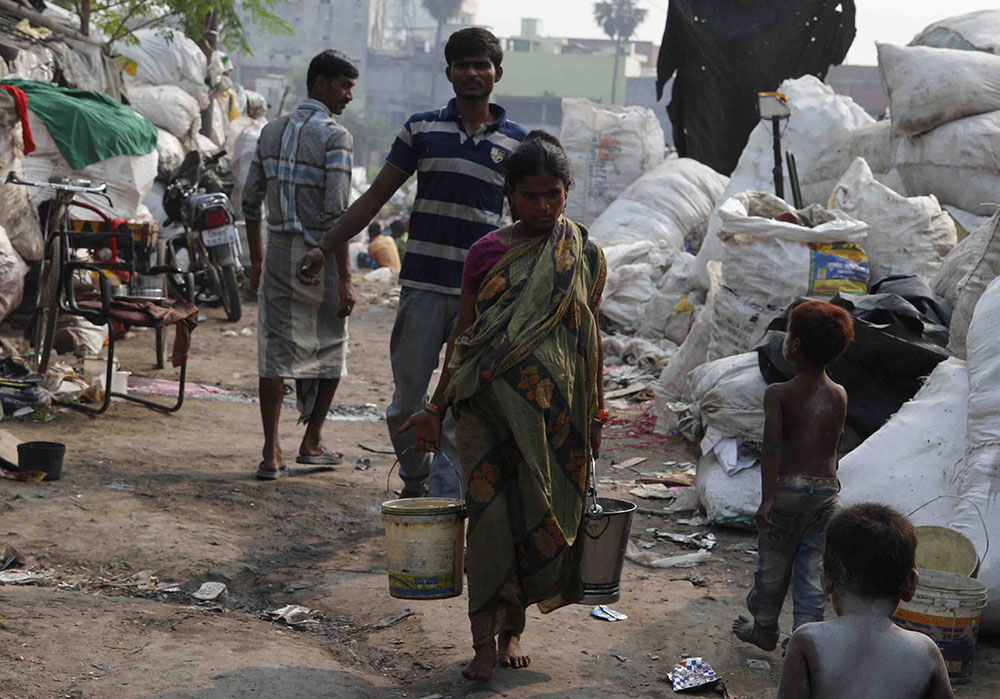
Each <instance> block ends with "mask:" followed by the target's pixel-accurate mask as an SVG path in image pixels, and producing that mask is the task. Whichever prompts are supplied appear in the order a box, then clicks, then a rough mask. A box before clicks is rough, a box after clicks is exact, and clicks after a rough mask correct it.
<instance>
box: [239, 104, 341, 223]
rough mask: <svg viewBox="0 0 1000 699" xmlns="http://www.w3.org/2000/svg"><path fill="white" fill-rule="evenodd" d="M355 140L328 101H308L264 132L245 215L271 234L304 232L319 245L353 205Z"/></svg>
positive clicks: (249, 182)
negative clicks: (264, 207) (263, 209)
mask: <svg viewBox="0 0 1000 699" xmlns="http://www.w3.org/2000/svg"><path fill="white" fill-rule="evenodd" d="M353 148H354V140H353V139H352V138H351V134H350V133H348V131H347V129H345V128H344V127H343V126H341V125H340V124H338V123H337V122H336V120H334V118H333V116H332V115H331V113H330V110H329V109H327V107H326V105H324V104H323V103H322V102H319V101H317V100H313V99H307V100H306V101H305V102H303V103H302V104H300V105H299V108H298V109H296V110H295V111H294V112H292V113H291V114H289V115H288V116H284V117H281V118H280V119H275V120H274V121H272V122H270V123H268V124H267V125H266V126H265V127H264V128H263V130H262V131H261V133H260V139H259V140H258V141H257V151H256V153H254V158H253V162H252V163H251V165H250V172H249V173H248V174H247V179H246V183H245V184H244V191H243V215H244V216H245V217H246V218H247V219H248V220H260V218H261V213H262V212H261V204H262V203H263V202H264V199H265V196H266V198H267V230H268V233H279V234H280V233H287V234H302V235H305V237H306V239H307V240H308V241H309V242H311V243H318V242H319V241H320V240H321V239H322V238H323V235H324V234H325V233H326V232H327V231H328V230H330V229H331V228H332V227H333V224H334V222H335V221H336V220H337V219H338V218H339V217H340V215H341V214H342V213H344V211H345V210H346V209H347V203H348V200H349V198H350V194H351V161H352V152H353Z"/></svg>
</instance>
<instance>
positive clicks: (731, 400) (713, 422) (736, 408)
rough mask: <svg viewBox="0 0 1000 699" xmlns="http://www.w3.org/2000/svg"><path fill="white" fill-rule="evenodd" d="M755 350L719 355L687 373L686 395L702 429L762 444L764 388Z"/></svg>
mask: <svg viewBox="0 0 1000 699" xmlns="http://www.w3.org/2000/svg"><path fill="white" fill-rule="evenodd" d="M765 390H767V382H766V381H764V377H763V376H762V375H761V373H760V363H759V360H758V358H757V353H756V352H745V353H743V354H737V355H735V356H733V357H725V358H723V359H717V360H715V361H714V362H706V363H705V364H702V365H701V366H699V367H695V368H694V369H693V370H692V371H691V373H689V374H688V376H687V382H686V387H685V395H684V399H685V401H686V402H687V403H688V404H689V408H688V411H689V412H690V414H691V417H692V418H693V419H694V420H695V421H697V422H698V423H700V425H701V427H702V428H703V429H707V428H709V427H714V428H715V429H717V430H718V431H719V432H721V433H722V434H723V435H724V436H726V437H738V438H739V439H740V440H741V441H742V442H751V443H754V444H756V445H758V446H759V445H761V444H762V443H763V441H764V391H765Z"/></svg>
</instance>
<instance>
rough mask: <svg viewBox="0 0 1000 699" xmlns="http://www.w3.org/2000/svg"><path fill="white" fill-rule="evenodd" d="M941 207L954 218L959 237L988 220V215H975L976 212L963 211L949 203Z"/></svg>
mask: <svg viewBox="0 0 1000 699" xmlns="http://www.w3.org/2000/svg"><path fill="white" fill-rule="evenodd" d="M941 208H942V209H944V210H945V211H947V212H948V213H949V214H951V217H952V218H953V219H955V228H956V230H957V231H958V237H959V238H960V239H961V238H966V237H968V235H969V234H970V233H972V232H973V231H976V230H979V228H980V227H982V225H983V224H984V223H986V222H987V221H989V220H990V217H989V216H977V215H976V214H970V213H969V212H968V211H963V210H962V209H960V208H958V207H957V206H952V205H951V204H944V205H943V206H942V207H941Z"/></svg>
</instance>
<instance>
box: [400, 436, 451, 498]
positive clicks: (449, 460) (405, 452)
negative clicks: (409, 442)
mask: <svg viewBox="0 0 1000 699" xmlns="http://www.w3.org/2000/svg"><path fill="white" fill-rule="evenodd" d="M409 451H410V447H407V448H406V449H404V450H403V453H402V456H406V455H407V454H408V453H409ZM436 453H438V454H440V455H441V456H443V457H444V460H445V461H447V462H448V465H449V466H451V467H452V469H453V470H454V471H455V474H456V475H457V476H458V492H459V495H460V499H461V500H462V502H463V503H464V502H465V483H463V482H462V472H461V471H459V470H458V466H456V465H455V462H453V461H452V460H451V459H449V458H448V455H447V454H445V453H444V452H443V451H439V452H436ZM399 459H400V457H399V456H397V457H396V460H395V461H393V462H392V466H390V467H389V473H387V474H386V476H385V499H386V500H389V499H390V498H389V490H390V487H389V484H390V483H392V472H393V471H395V470H396V467H397V466H399Z"/></svg>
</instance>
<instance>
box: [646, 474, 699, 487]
mask: <svg viewBox="0 0 1000 699" xmlns="http://www.w3.org/2000/svg"><path fill="white" fill-rule="evenodd" d="M636 481H638V482H639V483H641V484H643V485H653V484H659V485H665V486H667V487H673V488H690V487H692V486H693V485H694V471H691V473H666V472H664V471H657V472H655V473H640V474H639V477H638V478H637V479H636Z"/></svg>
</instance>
